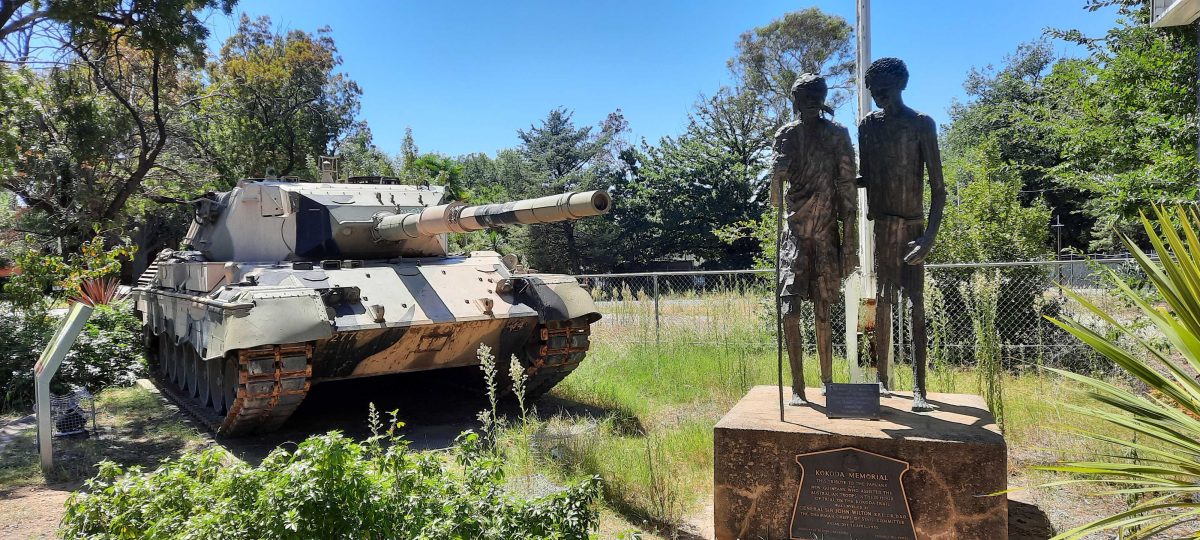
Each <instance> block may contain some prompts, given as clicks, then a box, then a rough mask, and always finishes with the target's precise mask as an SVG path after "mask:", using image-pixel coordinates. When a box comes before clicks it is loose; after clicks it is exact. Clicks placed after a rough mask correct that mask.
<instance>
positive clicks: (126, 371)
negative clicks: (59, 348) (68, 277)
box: [0, 303, 145, 411]
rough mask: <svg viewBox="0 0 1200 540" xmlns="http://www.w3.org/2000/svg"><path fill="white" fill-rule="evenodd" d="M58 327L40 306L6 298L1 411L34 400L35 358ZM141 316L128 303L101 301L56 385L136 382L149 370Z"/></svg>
mask: <svg viewBox="0 0 1200 540" xmlns="http://www.w3.org/2000/svg"><path fill="white" fill-rule="evenodd" d="M57 328H58V319H57V318H55V317H52V316H47V315H45V314H44V313H41V312H40V311H38V310H31V311H17V310H14V309H11V308H10V306H6V305H3V304H0V392H2V394H0V398H2V401H0V411H9V410H14V409H15V410H26V409H28V408H30V407H31V406H32V404H33V364H34V362H36V361H37V359H38V356H39V355H41V353H42V349H44V348H45V347H46V343H47V342H49V341H50V338H51V337H53V335H54V331H55V330H56V329H57ZM140 336H141V321H139V320H138V318H137V316H136V315H134V314H133V309H132V307H131V306H130V305H129V304H128V303H118V304H115V305H111V306H97V307H96V310H95V311H94V312H93V313H92V317H91V318H90V319H89V320H88V322H87V325H86V326H84V329H83V331H82V332H81V333H80V334H79V339H77V340H76V341H75V346H74V347H72V348H71V351H70V352H69V353H67V356H66V358H65V359H64V360H63V363H62V366H61V367H60V368H59V371H58V375H57V376H55V378H54V384H53V386H52V387H51V390H52V391H55V392H64V391H65V390H66V389H67V388H69V387H70V386H73V385H74V386H82V387H84V388H87V389H88V390H90V391H92V392H98V391H99V390H101V389H104V388H107V387H110V386H124V385H130V384H133V382H134V381H135V380H137V378H138V377H141V376H143V374H144V372H145V362H144V360H143V356H142V347H141V337H140Z"/></svg>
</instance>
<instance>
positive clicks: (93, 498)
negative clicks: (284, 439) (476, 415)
mask: <svg viewBox="0 0 1200 540" xmlns="http://www.w3.org/2000/svg"><path fill="white" fill-rule="evenodd" d="M376 433H377V434H376V435H375V436H373V437H371V438H369V439H367V441H365V442H356V441H353V440H351V439H349V438H347V437H345V436H343V435H342V434H340V433H338V432H331V433H328V434H325V435H317V436H312V437H309V438H308V439H307V440H305V441H304V442H302V443H300V444H299V445H298V446H297V447H296V449H295V451H293V452H288V451H286V450H284V449H276V450H274V451H273V452H271V454H270V455H268V456H267V457H266V459H264V460H263V462H262V463H261V464H260V465H258V466H257V467H254V466H250V465H247V464H245V463H242V462H236V461H235V462H232V463H231V462H230V460H229V459H228V458H227V454H225V453H224V452H223V451H222V450H220V449H210V450H206V451H204V452H199V453H188V454H185V455H184V456H182V457H180V458H179V459H176V460H173V461H166V462H164V463H163V464H162V465H160V466H159V467H158V468H157V469H155V470H154V471H152V472H150V473H143V472H142V470H141V469H139V468H137V467H131V468H129V469H127V470H126V469H122V468H121V467H120V466H118V465H116V464H113V463H110V462H105V463H102V464H101V465H100V472H99V474H98V475H97V476H96V477H95V478H94V479H92V480H89V481H88V482H87V485H86V487H85V489H84V490H83V491H80V492H77V493H75V494H73V495H72V496H71V498H70V499H68V500H67V504H66V506H67V511H66V515H65V516H64V517H63V521H62V529H61V530H60V533H61V534H62V535H63V536H65V537H67V538H79V537H88V538H225V539H238V538H254V539H259V538H262V539H268V538H412V539H442V538H446V539H451V538H464V539H466V538H470V539H476V538H478V539H490V538H495V539H500V538H504V539H509V538H515V539H534V538H549V539H586V538H588V531H589V530H591V529H592V528H594V526H595V524H596V521H597V513H596V511H595V509H594V505H593V501H594V500H595V498H596V497H597V495H598V493H599V489H600V483H599V479H597V478H592V479H589V480H587V481H584V482H582V483H580V484H578V485H576V486H573V487H570V488H568V489H566V490H563V491H561V492H558V493H556V494H552V495H549V496H546V497H541V498H537V499H531V500H523V499H518V498H516V497H514V496H512V495H510V494H509V493H507V492H505V491H504V490H503V489H502V487H501V486H502V485H503V476H504V475H503V470H502V467H501V465H502V462H503V456H501V455H500V454H498V453H496V452H495V451H494V450H492V449H491V447H490V446H489V445H487V444H485V443H484V441H483V440H482V439H481V438H480V437H479V436H478V435H477V434H475V433H472V432H467V433H464V434H463V435H460V436H459V438H458V439H457V441H456V442H455V445H454V447H453V448H452V449H451V450H450V451H449V452H447V453H435V452H428V453H418V452H412V451H410V450H409V449H408V442H407V441H404V440H403V439H402V438H400V437H398V436H396V435H395V434H394V433H393V431H392V430H391V429H389V430H388V432H387V433H385V434H382V435H380V434H378V430H376Z"/></svg>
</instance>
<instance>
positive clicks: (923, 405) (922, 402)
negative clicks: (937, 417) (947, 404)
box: [912, 392, 937, 412]
mask: <svg viewBox="0 0 1200 540" xmlns="http://www.w3.org/2000/svg"><path fill="white" fill-rule="evenodd" d="M912 410H913V412H929V411H933V410H937V407H934V406H933V405H932V404H930V403H929V401H927V400H926V399H925V394H922V393H920V392H913V404H912Z"/></svg>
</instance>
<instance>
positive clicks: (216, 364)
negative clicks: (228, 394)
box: [204, 358, 225, 414]
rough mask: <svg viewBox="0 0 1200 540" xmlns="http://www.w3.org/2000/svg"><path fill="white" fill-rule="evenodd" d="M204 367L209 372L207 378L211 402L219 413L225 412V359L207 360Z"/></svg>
mask: <svg viewBox="0 0 1200 540" xmlns="http://www.w3.org/2000/svg"><path fill="white" fill-rule="evenodd" d="M204 367H205V370H206V371H207V372H208V374H207V377H205V379H206V380H208V398H209V399H210V400H211V401H210V402H209V403H211V404H212V408H213V410H214V411H217V414H225V372H224V371H225V359H224V358H217V359H215V360H206V361H205V362H204Z"/></svg>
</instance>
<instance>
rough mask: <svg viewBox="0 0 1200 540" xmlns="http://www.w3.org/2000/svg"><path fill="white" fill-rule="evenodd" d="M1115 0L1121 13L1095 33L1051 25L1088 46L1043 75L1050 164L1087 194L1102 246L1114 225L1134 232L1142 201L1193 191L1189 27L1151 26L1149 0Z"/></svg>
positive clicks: (1112, 242)
mask: <svg viewBox="0 0 1200 540" xmlns="http://www.w3.org/2000/svg"><path fill="white" fill-rule="evenodd" d="M1108 3H1112V2H1108ZM1118 4H1120V8H1119V10H1120V11H1119V12H1120V14H1121V17H1122V18H1121V19H1119V20H1118V22H1117V25H1116V27H1114V28H1112V29H1111V30H1109V31H1108V33H1107V34H1105V35H1104V36H1103V37H1101V38H1095V39H1093V38H1088V37H1085V36H1083V35H1082V34H1081V33H1079V32H1076V31H1067V32H1057V33H1056V35H1059V36H1060V37H1063V38H1066V39H1068V40H1072V41H1076V42H1078V43H1082V44H1084V45H1086V46H1087V47H1088V48H1089V49H1090V51H1091V54H1090V55H1089V56H1088V57H1087V58H1084V59H1079V60H1064V61H1061V62H1059V63H1057V64H1056V65H1055V66H1054V69H1053V70H1052V73H1051V75H1050V76H1049V77H1048V79H1047V83H1046V84H1047V86H1048V87H1049V92H1050V93H1051V94H1052V96H1053V97H1052V103H1053V104H1054V116H1053V117H1054V122H1053V123H1052V124H1051V125H1052V126H1053V137H1054V138H1053V139H1052V140H1053V141H1054V144H1055V146H1056V147H1057V148H1058V149H1059V150H1060V151H1061V155H1062V162H1061V163H1060V164H1059V165H1057V166H1056V167H1055V168H1054V169H1053V170H1052V171H1051V174H1052V175H1053V177H1054V178H1055V180H1056V181H1057V182H1058V183H1059V184H1060V185H1062V186H1066V187H1069V188H1073V189H1079V190H1082V191H1084V192H1086V193H1088V194H1089V196H1090V197H1091V201H1089V210H1090V212H1091V213H1092V215H1094V216H1095V217H1096V218H1097V229H1096V231H1095V234H1094V239H1095V242H1094V243H1093V246H1094V247H1097V248H1103V249H1112V248H1115V247H1119V245H1120V242H1119V240H1118V238H1117V236H1116V235H1115V232H1116V231H1125V232H1130V233H1134V234H1135V238H1142V235H1141V234H1140V228H1139V227H1138V226H1137V223H1136V219H1137V215H1138V212H1139V211H1141V210H1143V209H1144V208H1145V207H1146V206H1147V205H1149V204H1151V203H1162V202H1167V201H1175V202H1182V201H1192V200H1195V199H1196V175H1197V166H1196V165H1197V164H1196V135H1197V132H1196V122H1195V114H1196V92H1197V89H1196V85H1195V81H1196V75H1197V72H1196V56H1197V54H1198V50H1197V47H1196V35H1195V32H1194V31H1193V29H1191V28H1151V27H1150V26H1149V25H1148V24H1147V22H1148V21H1149V13H1150V11H1149V10H1150V8H1149V4H1148V3H1136V4H1133V3H1130V2H1118Z"/></svg>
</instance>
